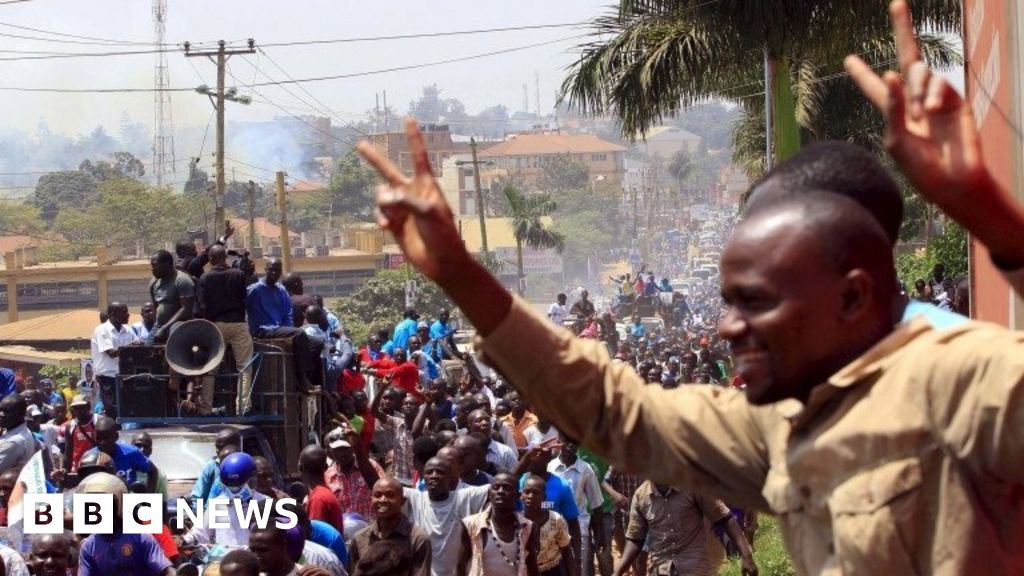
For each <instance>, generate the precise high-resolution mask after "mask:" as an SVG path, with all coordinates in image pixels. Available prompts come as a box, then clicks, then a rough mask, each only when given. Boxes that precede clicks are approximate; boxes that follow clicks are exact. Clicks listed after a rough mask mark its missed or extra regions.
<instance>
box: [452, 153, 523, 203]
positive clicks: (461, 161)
mask: <svg viewBox="0 0 1024 576" xmlns="http://www.w3.org/2000/svg"><path fill="white" fill-rule="evenodd" d="M472 162H473V155H472V154H454V155H452V156H449V157H448V159H446V160H445V161H444V163H443V170H442V174H443V175H442V176H441V177H440V182H441V190H442V191H443V192H444V197H445V200H447V201H448V205H449V206H451V208H452V212H454V213H455V214H456V215H458V216H475V215H476V213H477V212H476V184H475V183H474V181H473V180H474V179H473V164H472ZM507 176H508V171H506V170H502V169H499V168H495V167H494V166H493V165H488V164H481V165H480V189H481V192H482V193H483V194H487V193H488V192H489V191H490V189H491V185H492V184H493V183H494V182H495V181H497V180H499V179H501V178H504V177H507Z"/></svg>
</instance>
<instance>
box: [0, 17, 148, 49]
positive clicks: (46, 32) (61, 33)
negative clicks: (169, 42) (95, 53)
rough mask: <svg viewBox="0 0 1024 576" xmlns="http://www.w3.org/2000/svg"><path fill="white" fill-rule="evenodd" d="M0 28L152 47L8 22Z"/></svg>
mask: <svg viewBox="0 0 1024 576" xmlns="http://www.w3.org/2000/svg"><path fill="white" fill-rule="evenodd" d="M0 26H3V27H4V28H14V29H16V30H26V31H28V32H38V33H40V34H50V35H52V36H63V37H66V38H76V39H78V40H95V41H97V42H107V43H109V44H135V45H139V46H152V45H153V43H152V42H143V41H141V40H115V39H113V38H99V37H96V36H81V35H78V34H68V33H66V32H54V31H52V30H43V29H41V28H32V27H30V26H21V25H20V24H10V23H8V22H0Z"/></svg>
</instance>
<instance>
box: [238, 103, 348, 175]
mask: <svg viewBox="0 0 1024 576" xmlns="http://www.w3.org/2000/svg"><path fill="white" fill-rule="evenodd" d="M307 121H309V123H310V124H313V122H312V121H311V120H307ZM226 132H227V134H226V138H225V140H226V142H225V156H226V157H227V158H229V159H231V160H236V161H240V162H232V161H231V160H228V161H227V165H228V166H229V167H234V168H235V169H236V172H237V173H238V174H239V175H241V174H242V173H245V174H246V176H247V178H246V179H250V178H251V179H253V180H272V179H273V178H274V172H276V171H278V170H283V171H285V172H287V173H288V175H289V176H293V177H296V178H302V179H318V178H319V177H320V174H319V173H318V172H317V170H316V169H315V167H314V165H315V163H314V162H313V159H314V158H316V157H318V156H325V155H329V154H330V153H331V151H330V150H325V149H324V148H325V147H324V145H323V140H322V138H319V133H318V132H316V131H315V130H314V129H313V128H310V127H309V126H307V125H306V124H303V123H301V122H299V121H298V120H295V119H292V118H276V119H274V120H273V121H271V122H245V123H241V122H240V123H232V124H231V125H229V126H228V129H227V131H226ZM243 163H244V164H243ZM246 164H249V165H250V166H246ZM256 167H258V168H256ZM229 174H230V170H229ZM239 179H240V180H242V178H239Z"/></svg>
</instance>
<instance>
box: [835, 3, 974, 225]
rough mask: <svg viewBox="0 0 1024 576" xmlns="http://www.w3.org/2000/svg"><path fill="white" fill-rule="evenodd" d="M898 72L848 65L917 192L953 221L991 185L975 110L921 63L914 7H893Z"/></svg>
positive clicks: (852, 59)
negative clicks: (883, 124)
mask: <svg viewBox="0 0 1024 576" xmlns="http://www.w3.org/2000/svg"><path fill="white" fill-rule="evenodd" d="M889 15H890V17H891V18H892V26H893V33H894V36H895V39H896V51H897V55H898V57H899V65H900V74H897V73H896V72H892V71H888V72H885V73H884V74H883V75H882V76H879V75H878V74H876V73H875V72H874V71H873V70H872V69H871V67H870V66H868V65H867V64H866V63H865V62H864V61H863V60H861V59H860V57H858V56H855V55H851V56H847V57H846V61H845V62H844V65H845V67H846V71H847V72H848V73H849V74H850V77H851V78H852V79H853V81H854V82H855V83H856V84H857V86H858V87H859V88H860V90H861V92H863V93H864V96H865V97H867V99H868V100H870V101H871V103H872V104H874V105H875V106H876V107H877V108H878V109H879V110H880V111H881V112H882V115H883V116H885V118H886V120H887V121H888V124H889V128H888V133H887V134H886V140H885V144H886V148H888V150H889V153H890V154H892V156H893V157H894V158H895V159H896V161H897V162H899V164H900V167H901V168H902V169H903V172H904V173H905V174H906V175H907V177H908V178H909V179H910V181H911V183H912V184H913V185H914V187H915V188H916V189H917V190H918V192H919V193H920V194H921V195H922V196H924V197H925V198H926V199H928V200H930V201H931V202H934V203H935V204H937V205H939V207H941V208H943V209H944V210H946V211H947V212H949V213H950V214H951V215H953V216H954V217H956V216H958V215H959V214H960V213H962V212H963V211H964V210H968V209H969V208H970V207H969V206H968V204H969V203H970V202H971V198H970V195H971V193H972V192H973V191H976V190H980V189H982V188H983V187H985V186H990V185H991V183H990V182H989V175H988V171H987V170H986V168H985V165H984V163H983V161H982V154H981V144H980V142H979V140H978V132H977V129H976V127H975V125H974V117H973V115H972V112H971V107H970V106H969V105H968V104H967V103H966V102H965V101H964V99H963V98H961V97H960V95H959V94H957V92H956V90H954V89H953V87H952V86H950V85H949V83H948V82H947V81H946V80H945V79H944V78H942V77H941V76H939V75H937V74H934V73H933V72H932V71H931V70H929V68H928V65H927V64H926V63H925V62H924V61H923V60H922V58H921V52H920V50H919V49H918V46H917V41H916V39H915V37H914V27H913V22H912V20H911V15H910V8H909V7H908V6H907V3H906V2H905V1H904V0H895V1H894V2H892V3H891V4H890V5H889Z"/></svg>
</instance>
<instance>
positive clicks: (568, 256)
mask: <svg viewBox="0 0 1024 576" xmlns="http://www.w3.org/2000/svg"><path fill="white" fill-rule="evenodd" d="M557 198H558V210H557V211H555V213H554V214H552V219H553V220H554V225H553V226H552V228H553V229H554V230H555V231H557V232H559V233H560V234H562V236H563V237H564V238H565V252H564V255H565V256H564V265H565V268H566V269H567V271H568V270H586V267H587V260H588V259H589V260H591V261H593V262H601V261H604V260H606V259H607V258H608V255H609V254H610V253H611V252H612V251H613V250H615V249H616V248H620V247H622V246H623V241H624V238H623V231H624V222H623V215H622V214H621V213H620V210H619V209H620V206H621V205H622V191H621V190H620V189H617V188H616V187H613V186H604V185H601V183H598V184H597V185H595V186H594V187H593V189H590V188H581V189H577V190H566V191H563V192H561V193H559V194H558V195H557ZM567 273H568V272H567Z"/></svg>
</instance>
